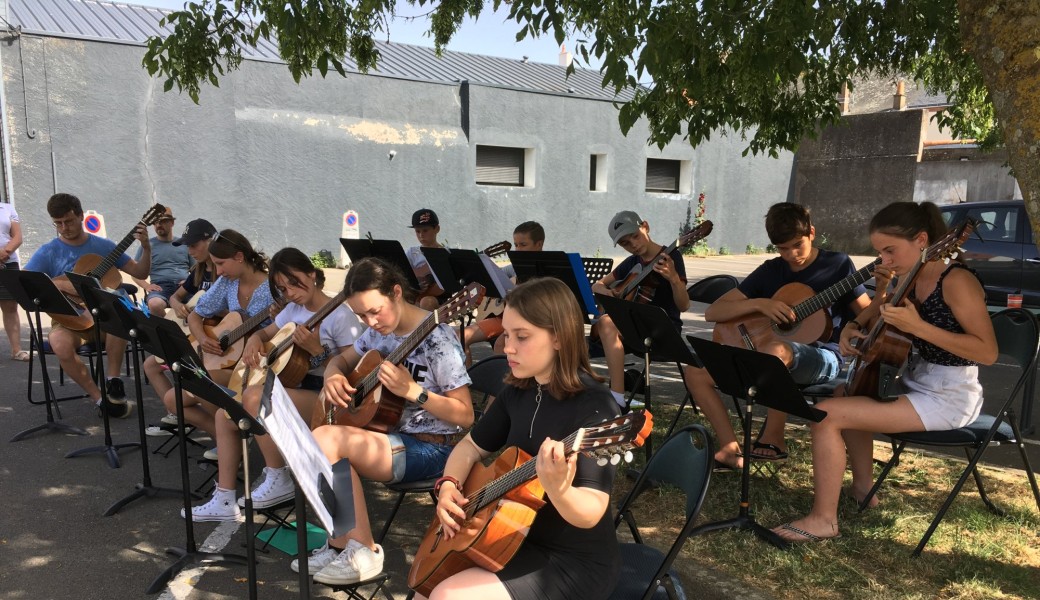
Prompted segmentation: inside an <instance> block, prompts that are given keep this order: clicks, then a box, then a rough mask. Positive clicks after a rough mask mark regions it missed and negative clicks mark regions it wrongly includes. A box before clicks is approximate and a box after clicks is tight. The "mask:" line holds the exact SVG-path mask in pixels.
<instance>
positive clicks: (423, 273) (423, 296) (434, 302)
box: [405, 208, 444, 310]
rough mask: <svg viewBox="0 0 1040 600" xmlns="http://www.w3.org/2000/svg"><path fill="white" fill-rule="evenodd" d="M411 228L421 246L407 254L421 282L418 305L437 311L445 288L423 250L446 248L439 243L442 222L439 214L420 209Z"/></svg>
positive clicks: (407, 251) (413, 216) (416, 212)
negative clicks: (438, 235) (438, 216)
mask: <svg viewBox="0 0 1040 600" xmlns="http://www.w3.org/2000/svg"><path fill="white" fill-rule="evenodd" d="M411 228H412V229H414V230H415V239H417V240H419V245H418V246H412V247H411V248H409V249H408V250H406V251H405V254H406V255H407V256H408V262H409V263H411V265H412V271H414V272H415V277H416V278H417V279H418V280H419V298H418V302H416V304H417V305H418V306H419V308H422V309H424V310H437V307H438V306H440V304H441V303H440V301H439V300H438V299H437V298H438V297H439V296H441V295H442V294H444V288H442V287H441V285H440V282H439V281H437V276H436V275H434V273H433V271H432V270H431V269H430V263H428V262H426V257H425V256H423V253H422V248H443V247H444V246H443V245H442V244H441V243H440V242H438V241H437V234H438V233H440V232H441V221H440V219H438V218H437V213H435V212H433V211H432V210H430V209H429V208H420V209H419V210H417V211H415V212H414V213H412V224H411Z"/></svg>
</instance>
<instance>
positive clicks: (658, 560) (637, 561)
mask: <svg viewBox="0 0 1040 600" xmlns="http://www.w3.org/2000/svg"><path fill="white" fill-rule="evenodd" d="M714 466H715V441H714V440H713V439H712V437H711V434H709V433H708V430H707V429H705V428H704V427H703V426H701V425H687V426H686V427H683V428H682V429H680V430H679V431H678V432H676V433H675V435H673V436H672V437H670V438H668V439H667V440H666V441H665V443H664V444H662V445H661V447H660V448H658V449H657V451H656V452H654V454H653V456H652V457H651V458H650V460H649V462H647V464H646V467H645V468H644V469H643V470H642V472H641V473H640V474H639V478H638V479H636V483H635V485H634V486H633V487H632V491H630V492H629V493H628V495H627V496H625V499H624V500H623V501H622V502H621V505H620V506H619V507H618V511H617V516H616V517H615V518H614V526H615V528H616V527H617V526H618V525H620V524H621V521H622V520H623V521H624V522H625V523H627V524H628V528H629V530H630V531H631V532H632V537H633V538H634V539H635V543H625V544H621V576H620V578H619V581H618V585H617V587H616V588H615V589H614V593H613V594H611V596H610V598H611V600H634V599H636V598H641V599H643V600H647V599H649V598H669V599H670V600H677V599H678V598H685V597H686V594H685V593H684V592H683V589H682V582H681V581H680V579H679V576H678V574H677V573H676V572H675V570H674V569H672V563H673V562H675V559H676V557H678V556H679V551H680V550H682V547H683V544H685V543H686V540H687V538H689V537H690V532H691V531H692V530H693V527H694V523H695V521H696V520H697V516H698V515H699V514H700V511H701V505H702V504H703V503H704V497H705V495H706V494H707V492H708V484H709V483H710V482H711V471H712V468H714ZM650 481H653V482H654V483H655V484H659V485H671V486H675V487H677V488H679V490H680V491H682V492H683V493H684V494H685V495H686V502H685V505H684V507H685V514H686V520H685V523H684V524H683V527H682V529H681V530H680V531H679V535H678V537H676V539H675V541H674V542H673V543H672V545H671V547H670V548H669V549H668V553H667V554H665V553H663V552H661V551H660V550H657V549H656V548H653V547H651V546H648V545H646V544H645V543H644V542H643V538H642V536H641V535H640V534H639V527H638V525H637V524H636V519H635V515H634V514H633V509H632V504H633V503H634V502H635V500H636V499H637V498H639V496H640V494H642V493H643V492H644V491H645V490H647V489H650V488H651V486H650V485H649V482H650Z"/></svg>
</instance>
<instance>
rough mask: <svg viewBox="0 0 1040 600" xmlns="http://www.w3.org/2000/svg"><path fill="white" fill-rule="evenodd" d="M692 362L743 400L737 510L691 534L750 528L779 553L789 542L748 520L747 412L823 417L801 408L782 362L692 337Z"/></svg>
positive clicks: (816, 419) (802, 403) (798, 394)
mask: <svg viewBox="0 0 1040 600" xmlns="http://www.w3.org/2000/svg"><path fill="white" fill-rule="evenodd" d="M686 339H687V340H689V341H690V345H691V346H693V350H694V352H696V353H697V358H699V359H700V360H701V362H702V363H704V368H705V369H707V370H708V373H709V374H710V375H711V376H712V378H713V379H714V380H715V384H716V385H717V386H718V387H719V389H720V390H721V391H722V392H723V393H725V394H730V395H732V396H734V397H737V398H741V399H743V400H744V401H745V405H744V417H743V423H744V448H743V454H744V468H743V469H742V471H741V475H740V510H739V512H738V514H737V516H736V517H733V518H732V519H726V520H724V521H716V522H714V523H706V524H704V525H701V526H699V527H696V528H695V529H694V530H693V531H691V532H690V535H691V536H692V535H697V534H699V533H706V532H710V531H721V530H724V529H750V530H751V531H753V532H754V533H755V535H757V536H758V537H760V538H762V539H763V540H765V541H767V542H769V543H770V544H773V545H774V546H776V547H777V548H780V549H781V550H785V549H787V547H788V543H787V542H785V541H784V540H783V539H781V538H780V536H778V535H777V534H775V533H773V532H772V531H771V530H769V529H766V528H765V527H763V526H762V525H759V524H758V522H757V521H755V519H754V517H752V516H751V512H750V509H749V507H750V504H751V493H750V483H749V482H750V479H751V450H752V447H751V411H752V409H753V408H754V407H755V403H756V402H757V403H759V404H762V405H763V406H765V407H767V408H772V409H776V410H779V411H781V412H785V413H788V414H791V415H796V416H799V417H802V418H803V419H806V420H809V421H812V422H814V423H819V422H820V421H822V420H823V418H824V417H826V416H827V413H826V412H824V411H822V410H819V409H816V408H813V407H811V406H809V405H808V404H806V402H805V397H804V396H803V395H802V392H801V391H799V389H798V386H797V385H796V384H795V382H794V380H793V379H791V373H790V372H789V371H788V370H787V367H786V366H784V363H783V362H782V361H781V360H780V359H779V358H777V357H775V356H773V355H772V354H764V353H761V352H755V351H754V350H745V349H744V348H736V347H733V346H724V345H722V344H716V343H715V342H712V341H710V340H702V339H700V338H698V337H694V336H692V335H688V336H686Z"/></svg>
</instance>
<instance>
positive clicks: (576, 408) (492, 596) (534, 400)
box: [430, 278, 620, 600]
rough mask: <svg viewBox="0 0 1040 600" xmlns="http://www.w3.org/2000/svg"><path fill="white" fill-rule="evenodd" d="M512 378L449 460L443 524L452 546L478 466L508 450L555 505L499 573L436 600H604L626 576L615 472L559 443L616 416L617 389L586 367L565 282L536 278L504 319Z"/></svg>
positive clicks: (450, 582)
mask: <svg viewBox="0 0 1040 600" xmlns="http://www.w3.org/2000/svg"><path fill="white" fill-rule="evenodd" d="M502 321H503V325H504V327H505V333H504V334H503V337H505V338H506V342H505V353H506V357H507V360H508V361H509V368H510V371H511V372H510V374H509V375H508V376H507V378H506V387H505V388H503V390H502V393H501V394H500V395H499V396H498V398H497V399H496V401H495V402H494V403H493V404H491V407H490V408H489V409H488V412H487V413H485V414H484V416H482V417H481V419H480V421H479V422H477V424H476V425H475V426H474V427H473V430H472V431H471V432H470V433H469V435H467V436H466V437H465V438H464V439H463V440H462V441H461V442H459V444H458V445H457V446H456V447H455V450H453V451H452V453H451V456H450V457H449V458H448V464H447V465H445V467H444V478H443V479H442V480H441V481H439V482H438V488H439V490H438V491H439V500H438V503H437V518H439V519H440V521H441V524H442V525H443V527H444V528H445V537H447V538H451V537H453V536H454V535H455V534H456V533H457V532H458V531H459V528H460V525H459V523H458V522H457V519H462V518H464V517H465V512H464V511H463V510H462V508H461V506H463V505H464V504H465V502H466V500H465V497H464V495H463V494H462V492H461V491H460V489H459V487H460V486H462V485H464V484H465V480H466V477H467V475H468V474H469V473H470V470H471V468H472V467H473V465H474V464H476V463H477V461H479V460H483V459H485V458H487V457H489V456H490V455H491V454H492V453H493V452H494V451H496V450H498V449H501V448H504V447H506V446H519V447H520V449H522V450H523V451H525V452H527V453H528V454H530V455H531V456H534V457H536V459H537V461H536V469H537V473H538V479H539V481H540V483H541V484H542V486H543V487H544V488H545V491H546V495H547V500H548V504H547V505H546V506H544V507H543V508H542V509H541V510H540V511H538V513H537V515H536V516H535V518H534V523H533V524H532V525H531V528H530V531H529V533H528V534H527V539H526V540H525V541H524V542H523V545H522V546H520V549H519V550H518V551H517V553H516V555H514V556H513V558H512V560H510V561H509V562H508V563H507V564H506V565H505V567H504V568H503V569H502V570H501V571H499V572H498V573H492V572H490V571H486V570H484V569H482V568H480V567H471V568H469V569H466V570H464V571H461V572H459V573H457V574H455V575H452V576H451V577H449V578H447V579H445V580H444V581H442V582H440V584H439V585H437V586H436V587H435V588H434V589H433V592H432V593H431V595H430V598H431V599H448V598H450V599H452V600H458V599H468V598H472V599H474V600H499V599H501V600H507V599H509V598H512V599H514V600H524V599H529V598H530V599H543V598H545V599H550V600H555V599H560V600H563V599H570V598H585V599H589V600H594V599H596V598H607V597H609V596H610V593H611V592H612V591H613V589H614V586H615V584H616V582H617V578H618V574H619V572H620V558H619V554H618V542H617V536H616V535H615V533H614V525H613V519H612V515H611V510H610V489H611V485H612V483H613V479H614V467H613V466H611V465H609V464H607V465H605V466H599V465H597V464H596V460H595V459H592V458H588V457H585V456H579V455H578V454H572V455H571V456H570V457H569V458H568V457H565V453H564V452H565V451H564V447H563V444H562V443H561V442H560V441H558V440H562V439H564V438H565V437H567V435H568V434H570V433H571V432H573V431H574V430H576V429H578V428H579V427H584V426H588V425H595V424H599V423H600V422H602V421H604V420H607V419H611V418H613V417H615V416H616V415H617V414H618V406H617V404H616V403H615V402H614V399H613V397H612V396H611V394H610V390H609V389H608V388H607V387H606V386H605V385H603V384H602V383H600V379H599V378H598V377H596V376H595V375H594V374H593V372H592V368H591V366H590V365H589V356H588V347H587V346H586V344H585V336H584V326H583V324H582V316H581V311H580V309H579V308H578V303H577V302H576V301H575V299H574V296H573V295H572V294H571V292H570V290H569V289H567V286H566V285H564V284H563V283H561V282H560V281H559V280H556V279H551V278H544V279H534V280H531V281H528V282H526V283H524V284H521V285H519V286H517V287H515V288H514V289H513V290H512V291H510V292H509V294H508V296H507V297H506V308H505V312H504V313H503V315H502Z"/></svg>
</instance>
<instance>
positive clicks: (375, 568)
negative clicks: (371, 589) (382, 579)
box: [314, 540, 383, 585]
mask: <svg viewBox="0 0 1040 600" xmlns="http://www.w3.org/2000/svg"><path fill="white" fill-rule="evenodd" d="M382 572H383V547H382V546H380V545H379V544H376V549H375V550H370V549H369V547H368V546H362V545H361V543H359V542H358V541H357V540H350V541H349V542H347V547H346V548H344V549H343V552H340V553H339V556H337V557H336V558H335V559H333V561H332V562H330V563H329V564H328V565H327V566H326V567H325V568H324V569H322V570H320V571H318V572H317V573H315V574H314V581H317V582H318V583H324V584H327V585H346V584H349V583H357V582H359V581H365V580H367V579H371V578H373V577H375V576H376V575H379V574H380V573H382Z"/></svg>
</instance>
